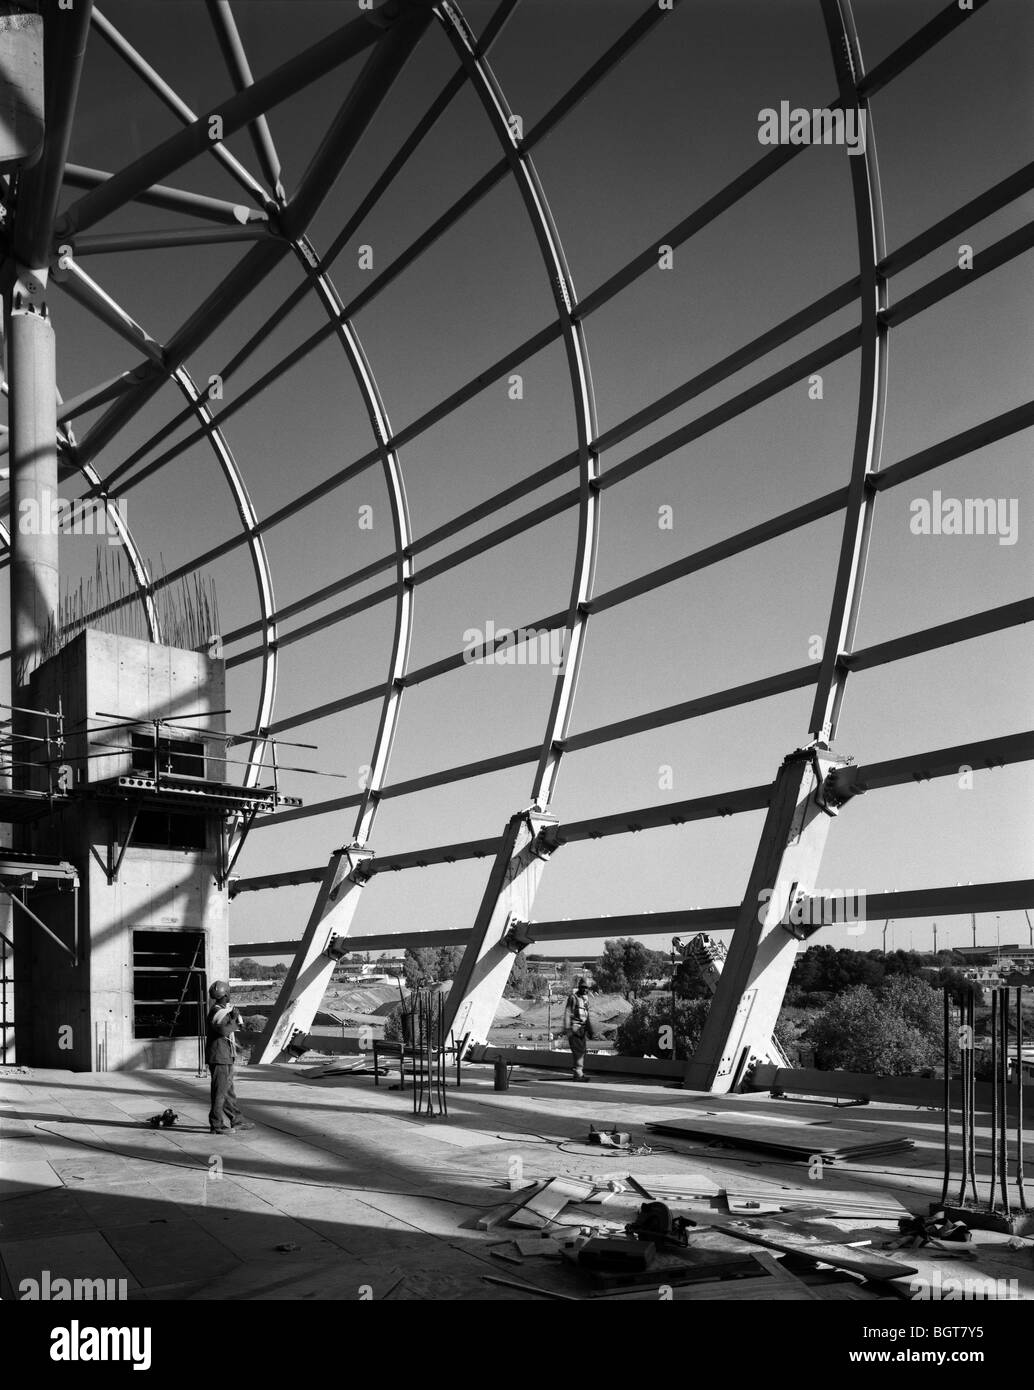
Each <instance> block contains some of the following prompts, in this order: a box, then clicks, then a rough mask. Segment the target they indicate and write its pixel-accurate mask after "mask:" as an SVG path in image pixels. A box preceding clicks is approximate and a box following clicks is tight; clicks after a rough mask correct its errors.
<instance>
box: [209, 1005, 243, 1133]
mask: <svg viewBox="0 0 1034 1390" xmlns="http://www.w3.org/2000/svg"><path fill="white" fill-rule="evenodd" d="M208 994H209V998H210V999H211V1000H212V1004H211V1007H210V1008H209V1010H208V1020H207V1022H208V1043H207V1047H206V1050H205V1060H206V1061H207V1063H208V1070H209V1071H210V1072H211V1073H212V1108H211V1110H210V1111H209V1113H208V1127H209V1131H210V1133H212V1134H228V1133H230V1132H231V1131H232V1132H233V1133H234V1134H236V1133H237V1132H238V1131H240V1130H243V1129H251V1128H252V1125H250V1124H249V1123H248V1121H247V1120H246V1119H245V1118H244V1116H243V1115H242V1114H241V1111H240V1106H239V1105H238V1104H237V1092H236V1090H235V1089H234V1085H233V1069H234V1066H235V1065H236V1062H237V1043H236V1041H235V1039H234V1036H233V1035H234V1033H235V1032H236V1031H237V1029H238V1028H239V1027H240V1026H241V1023H242V1021H243V1020H242V1019H241V1013H240V1010H239V1009H237V1008H234V1007H233V1006H232V1005H231V1004H230V986H229V985H228V984H227V983H226V981H225V980H216V982H215V984H214V985H213V986H212V988H211V989H210V990H209V991H208Z"/></svg>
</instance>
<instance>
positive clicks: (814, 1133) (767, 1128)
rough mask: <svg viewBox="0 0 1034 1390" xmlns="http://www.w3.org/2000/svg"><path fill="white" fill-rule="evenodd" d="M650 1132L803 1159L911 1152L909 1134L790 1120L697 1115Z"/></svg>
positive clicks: (867, 1156) (671, 1121) (876, 1155)
mask: <svg viewBox="0 0 1034 1390" xmlns="http://www.w3.org/2000/svg"><path fill="white" fill-rule="evenodd" d="M650 1128H651V1129H652V1130H653V1131H654V1132H655V1133H658V1134H672V1135H675V1136H685V1137H689V1138H694V1139H700V1138H702V1139H726V1140H728V1141H729V1142H730V1143H733V1144H742V1145H743V1146H745V1147H747V1148H757V1149H764V1150H768V1151H771V1152H777V1153H792V1154H795V1155H797V1156H799V1157H801V1158H808V1157H810V1156H811V1155H812V1154H823V1155H830V1156H833V1157H838V1158H872V1157H878V1156H882V1155H883V1154H888V1153H896V1152H898V1151H900V1150H901V1149H910V1148H912V1146H913V1141H912V1140H911V1138H909V1136H908V1135H907V1134H900V1133H896V1132H895V1131H894V1130H890V1129H877V1128H872V1129H835V1128H834V1127H833V1126H832V1125H827V1124H816V1125H802V1124H793V1123H791V1122H789V1121H787V1120H783V1119H778V1120H767V1119H765V1120H762V1119H754V1118H748V1117H747V1116H740V1115H722V1116H721V1117H717V1116H709V1115H693V1116H689V1117H686V1118H682V1119H672V1120H664V1121H661V1122H660V1123H655V1124H653V1125H651V1126H650Z"/></svg>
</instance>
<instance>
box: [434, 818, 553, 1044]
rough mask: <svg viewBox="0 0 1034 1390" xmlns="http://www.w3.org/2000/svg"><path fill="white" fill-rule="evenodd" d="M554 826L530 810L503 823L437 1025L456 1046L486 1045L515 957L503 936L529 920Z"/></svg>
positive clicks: (548, 820) (546, 859)
mask: <svg viewBox="0 0 1034 1390" xmlns="http://www.w3.org/2000/svg"><path fill="white" fill-rule="evenodd" d="M556 824H557V822H556V818H555V817H553V816H548V815H543V814H541V813H540V812H538V811H536V810H534V809H533V810H530V811H520V812H518V813H517V814H516V815H514V816H511V817H510V820H509V822H508V823H507V826H506V829H505V830H504V832H503V835H502V838H501V840H500V842H499V849H498V852H497V854H496V857H495V862H494V864H493V865H492V870H491V873H490V874H489V877H488V883H487V884H486V885H485V892H484V896H483V897H482V899H481V906H480V908H479V909H478V913H477V916H476V917H475V919H474V924H473V926H472V927H471V932H470V940H469V941H468V943H467V946H466V949H465V950H464V952H463V959H462V961H461V962H460V965H459V967H458V969H457V971H456V974H455V977H454V978H453V982H452V988H451V989H450V991H449V998H448V1001H447V1002H446V1006H445V1019H444V1025H443V1026H444V1029H445V1031H446V1033H447V1034H451V1036H452V1037H453V1038H454V1039H455V1040H456V1041H457V1042H459V1041H461V1040H462V1039H464V1038H466V1039H467V1040H468V1043H471V1044H476V1043H483V1042H487V1041H488V1033H489V1029H490V1028H491V1027H492V1020H493V1019H494V1018H495V1014H496V1010H497V1009H498V1007H499V1003H500V1000H501V999H502V997H503V990H504V989H505V988H506V982H507V980H508V979H509V978H510V969H511V967H512V965H513V962H514V958H515V953H514V951H513V950H512V949H511V948H510V947H509V946H508V945H507V943H506V934H507V932H508V931H509V929H510V927H511V925H512V924H513V922H514V921H518V920H519V921H522V922H526V921H528V919H529V918H530V917H531V909H532V905H533V903H534V901H535V893H536V891H537V889H538V885H539V881H540V879H541V877H542V871H543V869H544V868H545V866H546V862H547V861H548V859H549V856H550V854H551V853H552V849H553V842H552V839H551V832H552V831H553V830H554V829H555V827H556Z"/></svg>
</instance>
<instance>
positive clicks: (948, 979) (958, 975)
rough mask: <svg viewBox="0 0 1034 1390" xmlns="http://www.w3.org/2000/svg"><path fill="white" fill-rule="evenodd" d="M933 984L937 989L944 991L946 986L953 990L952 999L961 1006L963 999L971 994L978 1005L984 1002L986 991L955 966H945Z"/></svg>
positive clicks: (939, 971) (935, 977)
mask: <svg viewBox="0 0 1034 1390" xmlns="http://www.w3.org/2000/svg"><path fill="white" fill-rule="evenodd" d="M933 983H934V986H935V987H936V988H937V989H944V988H945V986H947V988H948V989H949V990H951V997H952V999H953V1001H954V1002H955V1003H956V1004H961V1003H962V1001H963V999H965V998H966V996H967V995H969V994H970V993H971V992H972V994H973V995H974V997H975V1002H976V1003H978V1004H982V1003H983V1002H984V991H983V989H982V988H981V987H980V985H978V984H974V982H973V981H972V980H971V979H969V978H968V976H966V975H964V974H963V973H962V971H961V970H957V969H955V968H954V967H953V966H945V967H943V969H941V970H938V972H937V974H936V975H935V976H934V980H933Z"/></svg>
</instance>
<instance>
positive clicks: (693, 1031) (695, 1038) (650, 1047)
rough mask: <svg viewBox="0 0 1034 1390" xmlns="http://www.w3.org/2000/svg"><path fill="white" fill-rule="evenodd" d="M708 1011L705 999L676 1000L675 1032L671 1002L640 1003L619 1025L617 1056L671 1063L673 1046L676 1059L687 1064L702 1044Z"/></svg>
mask: <svg viewBox="0 0 1034 1390" xmlns="http://www.w3.org/2000/svg"><path fill="white" fill-rule="evenodd" d="M709 1007H710V1006H709V1003H708V1001H707V1000H705V999H679V1000H676V1004H675V1020H674V1030H673V1028H672V1017H671V1000H670V999H641V1000H640V1001H639V1002H638V1003H637V1004H633V1006H632V1012H631V1013H630V1014H629V1015H628V1017H627V1018H626V1019H625V1020H624V1021H623V1022H622V1023H621V1024H619V1025H618V1030H617V1034H616V1035H615V1039H614V1044H615V1047H616V1048H617V1051H618V1055H619V1056H621V1057H662V1058H665V1059H670V1058H671V1056H672V1044H673V1043H674V1044H675V1054H674V1055H675V1057H676V1058H677V1059H678V1060H680V1061H684V1060H685V1059H686V1058H687V1057H689V1056H692V1054H693V1051H694V1049H695V1048H696V1045H697V1043H698V1042H699V1041H700V1034H701V1032H702V1031H703V1027H704V1019H705V1018H706V1017H707V1010H708V1008H709ZM673 1032H674V1036H673Z"/></svg>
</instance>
